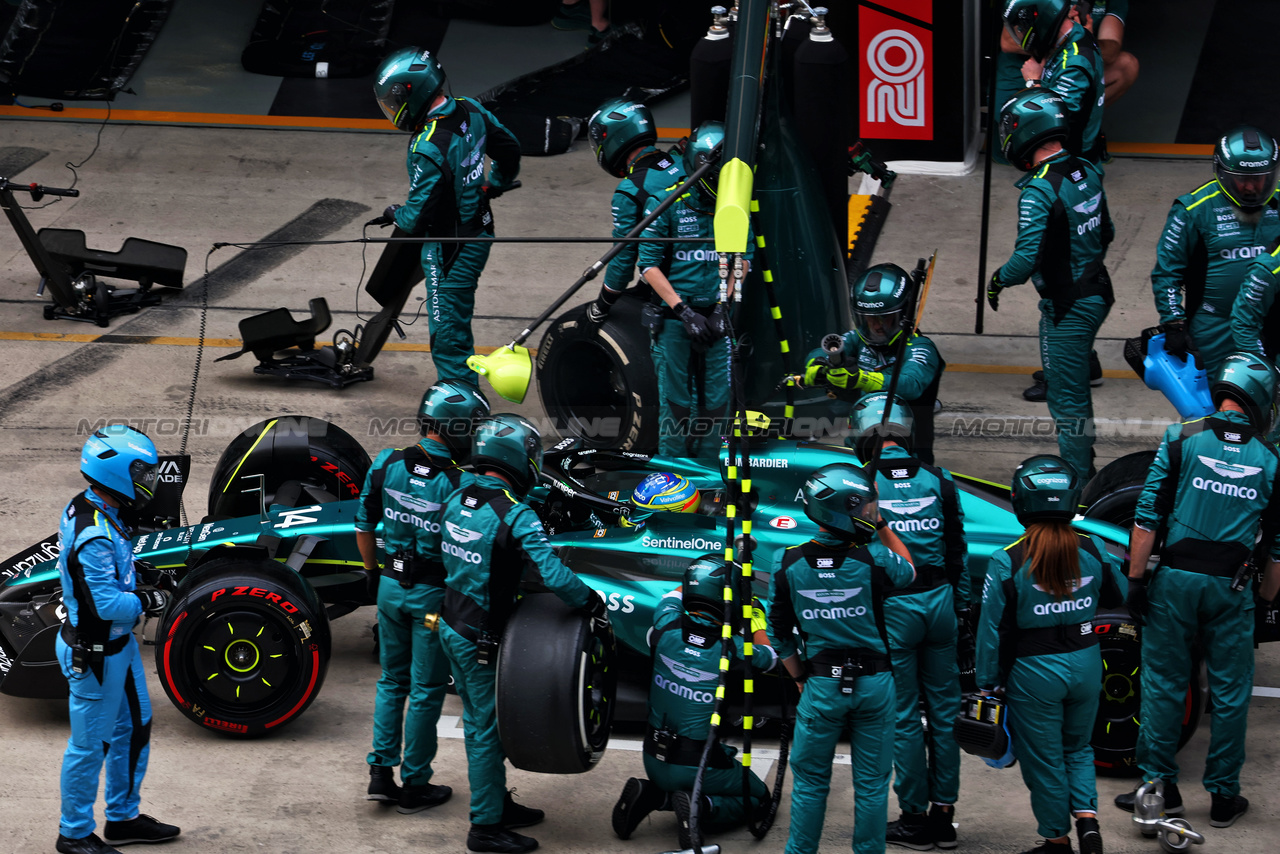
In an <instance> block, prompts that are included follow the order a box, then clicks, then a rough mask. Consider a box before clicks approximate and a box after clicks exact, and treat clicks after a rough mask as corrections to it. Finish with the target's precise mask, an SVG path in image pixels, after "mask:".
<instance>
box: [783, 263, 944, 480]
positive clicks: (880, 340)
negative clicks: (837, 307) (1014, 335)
mask: <svg viewBox="0 0 1280 854" xmlns="http://www.w3.org/2000/svg"><path fill="white" fill-rule="evenodd" d="M911 288H912V282H911V277H910V276H909V275H907V271H906V270H904V269H902V268H901V267H899V266H898V265H897V264H876V265H875V266H874V267H872V268H871V269H869V270H867V272H865V273H863V274H862V278H860V279H858V283H857V284H856V285H854V288H853V299H854V309H853V318H854V323H856V324H857V327H856V328H855V329H853V330H851V331H849V332H845V333H844V335H843V342H842V343H841V349H840V351H839V352H837V353H829V352H827V351H825V350H822V349H817V350H813V351H812V352H810V353H809V358H808V360H807V361H806V363H805V371H804V379H803V384H804V385H806V386H809V387H811V388H823V389H826V390H827V393H828V394H829V395H831V396H832V397H836V398H839V399H844V400H848V401H850V402H852V401H854V400H857V399H858V398H859V397H861V396H862V395H864V394H870V393H871V392H874V391H880V390H881V389H883V388H887V387H888V385H889V377H890V375H891V374H892V372H893V367H894V365H895V364H897V361H898V346H899V343H900V342H899V339H900V337H901V336H902V335H909V336H910V337H909V338H908V339H907V341H906V346H905V349H904V351H903V354H902V359H903V363H902V372H901V374H900V375H899V376H898V387H897V389H896V391H895V396H896V397H898V398H899V399H901V400H903V401H906V404H907V406H908V407H909V408H910V409H911V415H912V430H913V433H912V442H913V448H914V449H915V455H916V457H917V458H918V459H920V460H921V461H922V462H926V463H932V462H933V408H934V403H935V402H936V401H937V399H938V384H939V383H940V382H941V381H942V372H943V371H944V370H946V368H947V363H946V362H944V361H943V360H942V356H940V355H939V354H938V348H937V347H936V346H934V343H933V342H932V341H930V340H929V339H928V338H926V337H924V336H923V335H920V334H918V333H917V332H916V331H915V330H914V329H912V328H911V327H912V318H911V317H909V316H908V312H909V311H910V308H911ZM850 444H852V440H850Z"/></svg>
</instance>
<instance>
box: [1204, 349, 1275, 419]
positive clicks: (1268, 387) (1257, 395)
mask: <svg viewBox="0 0 1280 854" xmlns="http://www.w3.org/2000/svg"><path fill="white" fill-rule="evenodd" d="M1276 380H1277V377H1276V369H1275V368H1273V367H1272V366H1271V363H1270V362H1268V361H1267V360H1266V359H1264V358H1262V357H1261V356H1257V355H1255V354H1253V353H1232V354H1231V355H1230V356H1227V358H1226V359H1224V360H1223V362H1222V368H1221V370H1219V371H1218V376H1217V378H1216V379H1215V380H1214V382H1213V385H1212V386H1210V387H1209V393H1210V394H1212V395H1213V405H1214V406H1216V407H1220V406H1222V401H1223V400H1227V399H1229V400H1234V401H1235V402H1236V403H1238V404H1240V406H1241V407H1242V408H1243V409H1244V414H1245V415H1246V416H1247V417H1248V419H1249V423H1250V424H1251V425H1253V427H1254V429H1256V430H1258V431H1259V432H1262V433H1266V432H1267V430H1269V429H1270V428H1271V427H1272V425H1274V424H1275V421H1276V391H1277V382H1276Z"/></svg>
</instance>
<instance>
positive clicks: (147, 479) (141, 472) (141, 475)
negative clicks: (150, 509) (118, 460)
mask: <svg viewBox="0 0 1280 854" xmlns="http://www.w3.org/2000/svg"><path fill="white" fill-rule="evenodd" d="M159 473H160V466H159V465H157V464H156V463H147V462H143V461H142V460H134V461H133V462H131V463H129V479H130V480H132V481H133V492H134V503H135V505H141V504H145V503H146V502H147V501H149V500H151V496H153V495H155V492H156V479H157V477H158V475H159Z"/></svg>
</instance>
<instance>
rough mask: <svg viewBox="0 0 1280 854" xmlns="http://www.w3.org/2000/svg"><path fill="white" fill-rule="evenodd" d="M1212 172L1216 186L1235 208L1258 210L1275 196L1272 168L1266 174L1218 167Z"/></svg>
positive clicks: (1274, 171) (1274, 180) (1274, 177)
mask: <svg viewBox="0 0 1280 854" xmlns="http://www.w3.org/2000/svg"><path fill="white" fill-rule="evenodd" d="M1214 172H1215V174H1216V176H1217V178H1218V185H1219V186H1220V187H1222V191H1223V192H1224V193H1226V194H1227V197H1228V198H1229V199H1231V201H1232V202H1233V203H1234V204H1235V205H1236V206H1237V207H1241V208H1260V207H1262V206H1263V205H1265V204H1266V203H1267V202H1268V201H1270V199H1271V197H1272V196H1273V195H1275V192H1276V170H1275V167H1274V166H1273V167H1272V168H1271V169H1269V170H1267V171H1266V172H1233V171H1231V170H1229V169H1226V168H1224V167H1222V166H1219V167H1218V168H1216V169H1215V170H1214Z"/></svg>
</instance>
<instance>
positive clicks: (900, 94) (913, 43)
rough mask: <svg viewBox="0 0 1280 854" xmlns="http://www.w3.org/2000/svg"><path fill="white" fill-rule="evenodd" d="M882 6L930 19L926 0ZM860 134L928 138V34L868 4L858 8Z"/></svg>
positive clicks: (930, 68)
mask: <svg viewBox="0 0 1280 854" xmlns="http://www.w3.org/2000/svg"><path fill="white" fill-rule="evenodd" d="M885 5H887V6H889V7H891V8H895V7H896V8H895V11H901V12H903V13H905V14H909V15H912V16H914V17H919V18H920V19H922V20H926V21H928V20H930V17H931V16H930V15H929V12H928V8H929V4H928V3H919V2H912V0H898V2H892V0H890V2H888V3H886V4H885ZM858 65H859V75H858V81H859V86H860V88H861V89H862V92H861V95H862V98H861V101H862V108H861V115H860V117H859V125H860V135H861V136H863V137H868V138H873V139H933V71H934V69H933V33H932V32H930V31H929V30H927V29H925V28H924V27H921V26H919V25H917V24H914V23H911V22H909V21H907V20H904V19H902V18H896V17H891V16H889V15H886V14H884V13H883V12H878V11H876V10H874V9H871V8H869V7H867V6H861V7H860V8H859V9H858Z"/></svg>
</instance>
